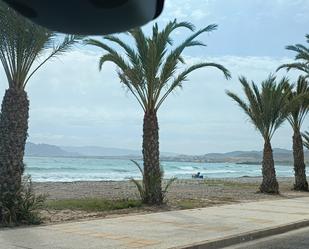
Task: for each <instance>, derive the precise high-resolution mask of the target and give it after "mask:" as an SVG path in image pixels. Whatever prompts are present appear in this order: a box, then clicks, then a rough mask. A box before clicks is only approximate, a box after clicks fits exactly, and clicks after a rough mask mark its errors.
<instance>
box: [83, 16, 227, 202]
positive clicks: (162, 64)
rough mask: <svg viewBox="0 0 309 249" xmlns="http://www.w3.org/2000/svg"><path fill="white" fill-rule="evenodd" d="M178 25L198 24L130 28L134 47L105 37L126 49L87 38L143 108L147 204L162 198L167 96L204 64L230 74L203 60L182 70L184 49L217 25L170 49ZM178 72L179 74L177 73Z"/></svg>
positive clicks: (180, 25)
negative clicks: (148, 31)
mask: <svg viewBox="0 0 309 249" xmlns="http://www.w3.org/2000/svg"><path fill="white" fill-rule="evenodd" d="M179 28H185V29H187V30H189V31H192V32H194V30H195V28H194V26H193V25H192V24H191V23H188V22H177V21H176V20H174V21H171V22H169V23H168V24H167V25H166V26H165V28H164V29H162V30H161V31H159V28H158V25H157V24H155V25H154V26H153V28H152V35H151V36H149V37H147V36H146V35H145V34H144V32H143V31H142V29H140V28H137V29H133V30H131V31H129V32H128V34H129V35H130V36H131V37H132V38H133V40H134V41H135V47H132V46H129V45H128V44H126V43H125V42H124V41H122V40H121V39H120V38H119V37H117V36H111V35H109V36H105V37H103V39H104V40H107V41H110V42H113V44H115V45H117V46H119V47H120V48H121V49H123V50H124V52H125V54H122V53H120V52H118V50H116V49H114V48H112V46H109V45H107V44H106V43H104V42H101V41H99V40H96V39H88V40H87V41H86V43H87V44H90V45H93V46H96V47H99V48H101V49H103V50H104V51H106V52H107V53H105V54H103V55H102V56H101V57H100V61H99V68H100V69H101V68H102V66H103V64H104V63H105V62H107V61H109V62H112V63H114V64H116V66H117V67H118V69H119V71H118V76H119V78H120V81H121V83H122V84H124V85H125V86H126V87H127V89H128V90H129V91H130V92H131V93H132V94H133V96H134V97H135V98H136V100H137V101H138V103H139V104H140V106H141V107H142V109H143V111H144V124H143V161H144V184H145V192H146V198H145V200H144V202H146V203H148V204H161V203H162V200H163V195H162V187H161V181H162V179H161V175H162V174H161V171H160V160H159V126H158V119H157V112H158V110H159V108H160V106H161V105H162V104H163V102H164V101H165V100H166V98H167V97H168V96H169V95H170V94H171V93H172V92H173V91H174V90H176V89H177V88H181V87H182V84H183V82H184V81H186V80H187V76H188V75H189V74H190V73H191V72H193V71H194V70H197V69H199V68H202V67H215V68H217V69H219V70H220V71H222V72H223V73H224V75H225V77H226V78H227V79H228V78H230V73H229V71H228V70H227V69H226V68H224V67H223V66H221V65H219V64H216V63H210V62H204V63H197V64H194V65H191V66H189V67H188V68H186V69H185V70H183V71H182V72H179V73H178V71H179V64H184V63H185V60H184V58H183V57H182V53H183V51H184V50H185V49H186V48H188V47H193V46H205V45H204V44H203V43H202V42H200V41H197V40H195V39H196V38H197V37H198V36H200V35H201V34H203V33H207V32H211V31H213V30H215V29H216V28H217V25H209V26H207V27H206V28H203V29H201V30H198V31H196V32H194V33H193V34H192V35H190V36H189V37H188V38H187V39H185V40H184V41H183V42H182V43H181V44H180V45H178V46H176V47H175V48H173V49H170V50H169V49H168V47H169V46H172V45H173V40H172V38H171V34H172V33H173V31H175V30H176V29H179ZM176 74H177V75H176Z"/></svg>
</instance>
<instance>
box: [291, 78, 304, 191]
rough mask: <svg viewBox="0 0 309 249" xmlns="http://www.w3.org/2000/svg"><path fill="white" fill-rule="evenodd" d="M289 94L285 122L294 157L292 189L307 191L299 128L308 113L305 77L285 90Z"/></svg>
mask: <svg viewBox="0 0 309 249" xmlns="http://www.w3.org/2000/svg"><path fill="white" fill-rule="evenodd" d="M287 90H288V92H289V97H288V104H289V115H288V116H287V120H288V121H289V123H290V125H291V126H292V128H293V132H294V134H293V156H294V173H295V184H294V189H295V190H300V191H308V182H307V178H306V165H305V158H304V149H303V140H302V136H301V132H300V130H301V126H302V123H303V121H304V120H305V118H306V115H307V114H308V111H309V97H308V96H309V84H308V81H307V80H306V79H305V77H303V76H300V77H299V78H298V80H297V84H296V86H295V89H294V86H293V85H291V86H289V87H288V88H287Z"/></svg>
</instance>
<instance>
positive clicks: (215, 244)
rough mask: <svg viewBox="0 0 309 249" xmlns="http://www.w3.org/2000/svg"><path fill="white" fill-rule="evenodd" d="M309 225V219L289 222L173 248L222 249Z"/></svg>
mask: <svg viewBox="0 0 309 249" xmlns="http://www.w3.org/2000/svg"><path fill="white" fill-rule="evenodd" d="M307 226H309V220H302V221H298V222H294V223H289V224H286V225H282V226H279V227H272V228H266V229H262V230H255V231H252V232H248V233H242V234H239V235H235V236H229V237H223V238H222V239H217V240H206V241H201V242H198V243H194V244H191V245H187V246H181V247H174V248H173V249H220V248H223V247H227V246H232V245H237V244H240V243H244V242H249V241H253V240H257V239H261V238H266V237H269V236H273V235H278V234H282V233H286V232H289V231H292V230H296V229H299V228H303V227H307Z"/></svg>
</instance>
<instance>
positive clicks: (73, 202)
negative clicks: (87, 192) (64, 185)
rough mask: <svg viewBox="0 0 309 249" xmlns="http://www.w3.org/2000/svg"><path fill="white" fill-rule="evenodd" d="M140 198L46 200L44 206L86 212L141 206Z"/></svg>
mask: <svg viewBox="0 0 309 249" xmlns="http://www.w3.org/2000/svg"><path fill="white" fill-rule="evenodd" d="M142 205H143V204H142V202H141V201H140V200H129V199H121V200H106V199H102V198H84V199H63V200H48V201H46V203H45V206H44V208H47V209H50V210H53V209H54V210H65V209H70V210H83V211H87V212H102V211H113V210H121V209H128V208H139V207H142Z"/></svg>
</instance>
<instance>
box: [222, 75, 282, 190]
mask: <svg viewBox="0 0 309 249" xmlns="http://www.w3.org/2000/svg"><path fill="white" fill-rule="evenodd" d="M239 80H240V83H241V84H242V86H243V91H244V93H245V96H246V100H242V99H241V98H240V97H239V96H238V95H236V94H235V93H232V92H230V91H227V95H228V96H230V97H231V98H232V99H233V100H234V101H236V102H237V103H238V104H239V106H240V107H241V108H242V109H243V111H244V112H245V113H246V114H247V115H248V117H249V119H250V121H251V122H252V123H253V125H254V126H255V127H256V129H257V130H258V131H259V132H260V133H261V135H262V136H263V138H264V151H263V162H262V175H263V181H262V184H261V185H260V191H261V192H262V193H273V194H278V193H279V185H278V182H277V179H276V171H275V165H274V159H273V152H272V147H271V139H272V137H273V135H274V133H275V131H276V130H277V129H278V128H279V127H280V125H281V124H282V123H283V122H284V121H285V119H286V117H287V111H286V109H287V107H286V99H287V96H288V94H287V92H286V91H285V88H286V87H287V84H288V81H287V80H286V79H285V78H283V79H282V80H281V81H280V82H279V83H278V84H276V77H274V76H270V77H269V78H268V79H266V80H265V81H263V82H262V87H261V89H260V90H259V88H258V87H257V85H256V84H255V83H254V82H252V83H251V85H250V83H249V82H248V81H247V79H246V78H245V77H240V79H239Z"/></svg>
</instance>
